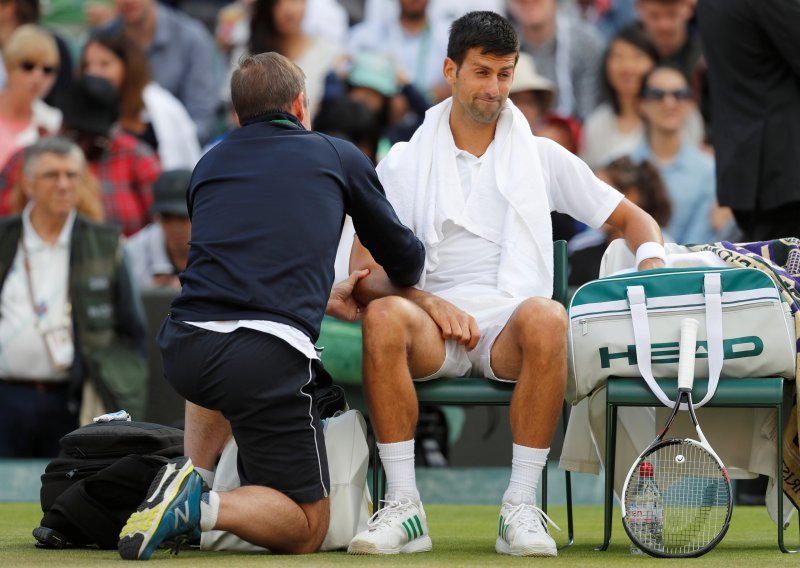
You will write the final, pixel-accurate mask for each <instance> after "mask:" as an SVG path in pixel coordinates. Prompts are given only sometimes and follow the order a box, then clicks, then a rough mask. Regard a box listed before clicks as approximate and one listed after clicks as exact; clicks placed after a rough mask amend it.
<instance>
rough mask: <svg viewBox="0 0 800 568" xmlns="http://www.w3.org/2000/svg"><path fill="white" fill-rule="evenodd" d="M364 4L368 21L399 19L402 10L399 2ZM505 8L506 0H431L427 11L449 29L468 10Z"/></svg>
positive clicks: (369, 0)
mask: <svg viewBox="0 0 800 568" xmlns="http://www.w3.org/2000/svg"><path fill="white" fill-rule="evenodd" d="M363 4H364V17H363V20H364V21H366V22H375V21H387V20H394V19H397V16H398V14H399V13H400V10H401V8H400V5H399V2H386V1H385V0H363ZM504 9H505V0H430V2H429V5H428V10H427V13H428V18H430V20H431V21H432V22H436V23H437V24H440V25H443V26H444V27H446V28H448V29H449V28H450V24H452V23H453V20H455V19H457V18H460V17H461V16H463V15H464V14H466V13H467V12H474V11H475V10H491V11H492V12H495V13H497V14H502V13H503V11H504Z"/></svg>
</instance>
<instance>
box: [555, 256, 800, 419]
mask: <svg viewBox="0 0 800 568" xmlns="http://www.w3.org/2000/svg"><path fill="white" fill-rule="evenodd" d="M685 317H693V318H695V319H696V320H697V321H698V322H699V324H700V328H699V330H698V333H697V350H696V360H695V373H696V375H695V376H696V377H697V378H708V379H709V386H708V393H707V394H706V396H705V397H704V398H703V399H702V400H701V401H699V402H697V403H695V406H696V407H700V406H702V405H703V404H705V403H706V402H708V400H709V399H710V398H711V397H712V396H713V395H714V392H715V391H716V387H717V383H718V381H719V378H720V376H723V377H734V378H735V377H766V376H782V377H785V378H794V376H795V355H796V343H795V338H794V321H793V319H792V315H791V312H790V310H789V307H788V306H787V305H786V304H784V303H783V302H782V300H781V295H780V293H779V291H778V289H777V287H776V286H775V284H774V282H773V281H772V279H770V277H769V276H768V275H767V274H765V273H764V272H762V271H760V270H757V269H753V268H675V269H670V268H665V269H660V270H649V271H645V272H637V273H631V274H625V275H621V276H609V277H606V278H601V279H599V280H594V281H592V282H589V283H587V284H584V285H583V286H581V287H580V288H579V289H578V290H577V291H576V292H575V294H574V296H573V297H572V301H571V302H570V307H569V319H570V329H569V378H568V383H567V400H569V401H570V402H572V403H573V404H574V403H576V402H577V401H579V400H581V399H582V398H584V397H585V396H587V395H588V394H589V393H591V392H592V391H593V390H595V389H596V388H598V387H599V386H601V385H604V384H605V382H606V380H607V379H608V377H610V376H618V377H642V378H643V379H644V380H645V381H646V382H647V384H648V385H649V386H650V389H651V390H652V391H653V393H654V394H655V395H656V396H657V397H658V399H659V400H660V401H661V402H662V403H663V404H664V405H666V406H672V405H673V404H674V402H673V401H671V400H670V399H669V397H667V395H666V394H665V393H664V392H663V390H662V389H661V388H660V387H659V386H658V384H657V383H656V381H655V378H674V377H676V376H677V372H678V341H679V338H680V321H681V320H682V319H683V318H685Z"/></svg>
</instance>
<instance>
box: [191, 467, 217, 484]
mask: <svg viewBox="0 0 800 568" xmlns="http://www.w3.org/2000/svg"><path fill="white" fill-rule="evenodd" d="M194 470H195V471H196V472H197V473H199V474H200V477H202V478H203V481H204V482H205V484H206V485H207V486H208V488H209V489H211V488H212V487H213V486H214V472H213V471H211V470H210V469H203V468H202V467H197V466H194Z"/></svg>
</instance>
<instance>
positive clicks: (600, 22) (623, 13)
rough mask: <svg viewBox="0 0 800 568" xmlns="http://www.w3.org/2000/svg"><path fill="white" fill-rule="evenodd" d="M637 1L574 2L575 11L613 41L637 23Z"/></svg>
mask: <svg viewBox="0 0 800 568" xmlns="http://www.w3.org/2000/svg"><path fill="white" fill-rule="evenodd" d="M634 1H635V0H573V1H572V4H573V6H574V9H575V10H576V11H577V12H578V14H579V15H580V17H581V18H582V19H583V20H585V21H586V22H587V23H590V24H592V25H593V26H594V27H595V28H597V30H598V31H599V32H600V33H601V34H603V38H605V40H606V41H607V42H608V41H611V38H613V37H614V36H615V35H617V33H618V32H619V31H620V30H622V29H624V28H626V27H627V26H629V25H630V24H632V23H633V22H635V21H636V8H635V6H634Z"/></svg>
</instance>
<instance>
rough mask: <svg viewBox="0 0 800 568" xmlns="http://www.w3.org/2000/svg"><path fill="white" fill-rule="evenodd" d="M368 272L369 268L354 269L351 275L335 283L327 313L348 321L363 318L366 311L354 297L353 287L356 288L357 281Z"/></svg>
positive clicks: (326, 309) (329, 298)
mask: <svg viewBox="0 0 800 568" xmlns="http://www.w3.org/2000/svg"><path fill="white" fill-rule="evenodd" d="M368 274H369V269H367V268H365V269H363V270H354V271H353V272H351V273H350V276H348V277H347V278H345V279H344V280H342V281H341V282H337V283H336V284H334V285H333V288H331V295H330V296H329V297H328V307H327V308H325V313H326V314H328V315H329V316H333V317H335V318H339V319H342V320H346V321H355V320H358V319H361V316H362V315H363V313H364V312H363V309H362V306H361V304H359V303H358V302H357V301H356V299H355V298H354V297H353V288H355V285H356V282H358V281H359V280H361V279H362V278H365V277H366V276H367V275H368Z"/></svg>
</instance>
